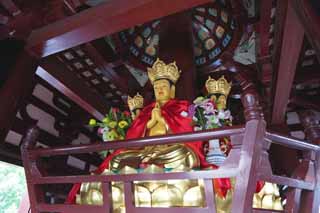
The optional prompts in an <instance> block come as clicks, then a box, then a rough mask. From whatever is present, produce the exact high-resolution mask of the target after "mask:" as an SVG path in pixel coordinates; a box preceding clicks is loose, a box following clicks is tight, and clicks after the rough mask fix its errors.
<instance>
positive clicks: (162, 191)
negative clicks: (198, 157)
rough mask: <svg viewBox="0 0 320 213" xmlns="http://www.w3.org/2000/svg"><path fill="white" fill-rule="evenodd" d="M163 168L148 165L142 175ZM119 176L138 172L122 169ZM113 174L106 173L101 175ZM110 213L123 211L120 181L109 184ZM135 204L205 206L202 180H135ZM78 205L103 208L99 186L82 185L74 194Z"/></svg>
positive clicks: (95, 184) (182, 168) (183, 168)
mask: <svg viewBox="0 0 320 213" xmlns="http://www.w3.org/2000/svg"><path fill="white" fill-rule="evenodd" d="M189 170H190V169H188V168H186V167H184V166H181V167H177V168H175V169H173V170H171V171H170V172H185V171H189ZM163 172H165V171H164V169H163V168H160V167H158V166H156V165H149V166H148V167H147V168H146V169H144V170H143V173H146V174H148V173H149V174H150V173H163ZM118 173H119V174H136V173H138V171H137V170H136V169H134V168H131V167H129V166H125V167H124V168H122V169H121V170H120V171H119V172H118ZM113 174H115V173H113V172H111V171H109V170H105V171H104V172H103V174H102V175H113ZM111 185H112V204H113V212H125V202H124V187H123V183H122V182H112V184H111ZM134 201H135V206H136V207H162V208H165V207H204V206H205V195H204V187H203V180H187V179H183V180H159V181H135V182H134ZM76 203H77V204H88V205H102V204H103V196H102V189H101V183H96V182H94V183H82V185H81V189H80V193H79V194H78V195H77V199H76Z"/></svg>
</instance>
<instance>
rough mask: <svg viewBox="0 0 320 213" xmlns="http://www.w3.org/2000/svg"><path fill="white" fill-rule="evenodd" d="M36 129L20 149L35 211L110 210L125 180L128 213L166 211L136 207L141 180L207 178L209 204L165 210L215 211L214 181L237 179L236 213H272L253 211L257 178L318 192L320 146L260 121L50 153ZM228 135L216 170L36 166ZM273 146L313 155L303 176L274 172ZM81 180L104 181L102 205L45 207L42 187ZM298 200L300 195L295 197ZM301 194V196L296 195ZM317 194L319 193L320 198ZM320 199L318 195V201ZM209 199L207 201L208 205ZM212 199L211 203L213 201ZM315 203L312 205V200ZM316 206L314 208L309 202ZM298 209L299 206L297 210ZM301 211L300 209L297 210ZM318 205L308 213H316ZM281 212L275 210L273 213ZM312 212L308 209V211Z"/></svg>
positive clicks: (68, 212) (57, 205)
mask: <svg viewBox="0 0 320 213" xmlns="http://www.w3.org/2000/svg"><path fill="white" fill-rule="evenodd" d="M37 134H38V130H37V127H33V128H31V129H30V130H29V131H28V132H27V134H26V136H25V138H24V143H23V146H22V148H21V149H22V155H23V162H24V166H25V169H26V177H27V182H28V190H29V195H30V203H31V209H32V213H40V212H63V213H76V212H77V213H81V212H88V211H95V212H97V213H100V212H101V213H102V212H104V213H105V212H106V211H107V210H109V212H110V211H111V195H110V187H111V186H110V183H111V181H122V182H124V186H125V204H126V210H127V212H130V213H131V212H139V213H141V212H142V213H143V212H150V211H152V212H163V211H164V209H163V208H141V207H135V205H134V203H133V200H134V199H133V196H134V195H133V191H132V188H133V182H134V181H138V180H168V179H203V180H204V187H205V194H206V200H207V202H206V203H207V206H205V207H204V208H195V207H192V208H191V207H190V208H177V207H175V208H173V207H170V208H166V209H165V211H166V212H184V213H186V212H215V203H214V191H213V187H212V179H213V178H223V177H236V185H235V190H234V197H233V207H232V208H233V209H232V212H251V211H252V212H270V211H267V210H259V209H254V210H252V208H251V206H252V196H253V193H254V191H255V184H256V182H257V181H258V180H264V181H269V182H273V183H277V184H281V185H287V186H289V187H293V188H297V189H298V190H300V192H304V191H308V192H313V191H314V190H318V188H319V181H318V179H319V178H318V177H317V176H319V175H317V172H318V173H319V168H318V167H319V153H320V148H319V147H318V146H316V145H313V144H310V143H307V142H304V141H300V140H297V139H293V138H288V137H285V136H283V135H279V134H276V133H270V132H266V131H265V123H264V121H263V120H261V119H252V120H250V121H248V122H247V123H246V125H245V126H234V127H228V128H223V129H215V130H210V131H200V132H194V133H184V134H177V135H166V136H161V137H147V138H141V139H132V140H124V141H115V142H108V143H96V144H90V145H77V146H63V147H57V148H48V149H35V148H34V144H35V141H36V140H37ZM221 137H230V138H231V142H232V144H233V146H234V148H233V149H232V150H231V152H230V154H229V156H228V158H227V159H226V161H225V162H224V163H223V165H222V166H221V167H220V168H218V169H216V170H203V171H190V172H174V173H157V174H143V173H138V174H125V175H124V174H122V175H119V174H114V175H84V176H83V175H82V176H46V175H44V174H42V172H40V171H42V168H40V166H38V165H37V160H38V159H39V158H41V157H47V156H55V155H68V154H77V153H90V152H97V151H102V150H106V149H118V148H122V147H143V146H149V145H157V144H173V143H177V142H179V143H185V142H192V141H199V140H208V139H211V138H221ZM270 143H277V144H280V145H283V146H287V147H290V148H293V149H298V150H302V151H304V152H306V153H309V155H308V156H310V157H309V158H308V159H307V158H306V161H305V164H304V166H305V167H304V168H305V170H304V171H303V173H304V176H295V177H282V176H276V175H273V174H272V171H271V167H270V163H269V160H268V153H267V151H268V149H269V146H270ZM79 182H102V183H103V184H102V185H103V195H104V204H103V206H93V205H92V206H88V205H67V204H46V203H45V202H44V200H43V197H44V195H43V193H44V192H43V191H42V188H41V185H46V184H67V183H79ZM294 195H296V197H298V198H300V196H297V193H295V194H294ZM298 195H299V194H298ZM316 195H317V194H316ZM314 199H315V200H316V199H318V197H317V196H315V198H314ZM208 201H209V202H208ZM210 201H212V202H210ZM311 203H312V202H311ZM311 205H314V204H311ZM294 208H295V207H294ZM296 209H297V208H296ZM316 209H317V207H316V205H314V207H313V209H312V207H310V211H309V212H315V211H316ZM271 212H277V211H271ZM305 212H308V211H305Z"/></svg>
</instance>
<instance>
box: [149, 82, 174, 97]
mask: <svg viewBox="0 0 320 213" xmlns="http://www.w3.org/2000/svg"><path fill="white" fill-rule="evenodd" d="M153 90H154V94H155V96H156V100H157V101H167V100H169V99H170V90H171V85H170V83H169V81H168V80H166V79H160V80H157V81H155V82H154V84H153Z"/></svg>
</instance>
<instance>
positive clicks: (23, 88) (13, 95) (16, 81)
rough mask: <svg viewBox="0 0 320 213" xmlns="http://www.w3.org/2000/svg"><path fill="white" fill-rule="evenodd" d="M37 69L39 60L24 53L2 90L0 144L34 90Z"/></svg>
mask: <svg viewBox="0 0 320 213" xmlns="http://www.w3.org/2000/svg"><path fill="white" fill-rule="evenodd" d="M36 67H37V60H36V59H34V58H32V57H30V56H29V55H28V54H27V53H26V52H24V51H23V52H22V53H20V55H19V56H18V57H17V60H16V63H15V66H14V67H13V69H11V70H10V74H9V77H8V79H7V80H6V81H5V82H4V85H3V86H2V87H1V88H0V100H1V107H0V142H2V141H3V139H4V138H5V136H6V135H7V133H8V131H9V129H10V128H11V126H12V125H13V122H14V120H15V117H16V114H17V111H18V109H19V107H20V106H21V104H22V102H23V101H24V99H25V97H26V96H27V95H28V94H29V92H30V89H31V88H32V84H33V79H34V74H35V72H36Z"/></svg>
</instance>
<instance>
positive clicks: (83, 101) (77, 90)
mask: <svg viewBox="0 0 320 213" xmlns="http://www.w3.org/2000/svg"><path fill="white" fill-rule="evenodd" d="M40 66H41V67H39V68H38V70H37V75H38V76H39V77H41V78H42V79H44V80H45V81H47V82H48V83H49V84H50V85H51V86H53V87H54V88H56V89H57V90H58V91H59V92H61V93H62V94H64V95H65V96H67V97H68V98H70V99H71V100H72V101H74V102H75V103H76V104H78V105H79V106H80V107H82V108H83V109H84V110H86V111H87V112H88V113H90V114H91V115H92V116H94V117H95V118H97V119H100V120H101V119H103V117H104V114H106V113H107V111H108V109H109V106H110V105H109V103H108V102H107V101H106V99H105V98H103V97H102V96H100V95H99V94H97V93H95V92H93V91H92V90H91V89H90V88H89V87H88V86H87V85H86V84H84V82H82V81H81V80H80V79H78V78H77V77H76V75H75V74H74V73H72V72H71V71H70V70H68V69H66V67H65V66H64V65H63V64H61V62H60V61H59V60H58V59H56V57H54V56H51V57H48V58H46V60H44V61H43V62H41V65H40Z"/></svg>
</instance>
